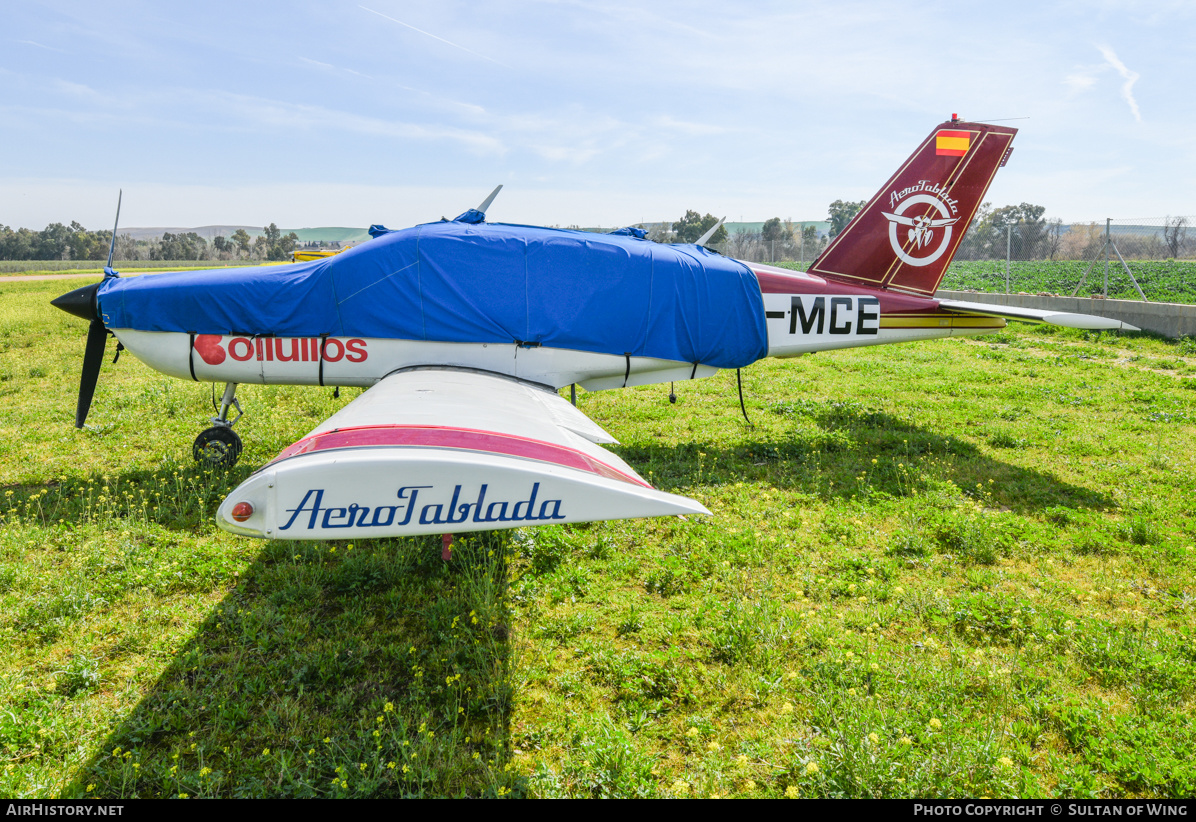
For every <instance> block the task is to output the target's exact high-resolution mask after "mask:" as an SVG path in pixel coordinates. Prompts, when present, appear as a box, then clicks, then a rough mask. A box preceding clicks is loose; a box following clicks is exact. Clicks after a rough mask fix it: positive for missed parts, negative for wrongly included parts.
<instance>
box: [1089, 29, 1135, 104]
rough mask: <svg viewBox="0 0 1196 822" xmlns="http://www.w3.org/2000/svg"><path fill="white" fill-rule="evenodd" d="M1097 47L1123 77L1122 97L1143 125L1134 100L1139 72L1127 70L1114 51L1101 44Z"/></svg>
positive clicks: (1106, 60)
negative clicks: (1135, 84)
mask: <svg viewBox="0 0 1196 822" xmlns="http://www.w3.org/2000/svg"><path fill="white" fill-rule="evenodd" d="M1096 47H1097V48H1098V49H1100V53H1101V54H1102V55H1104V58H1105V62H1107V63H1108V64H1109V65H1110V66H1112V67H1113V68H1114V69H1115V70H1116V71H1117V73H1118V74H1120V75H1121V77H1122V79H1124V80H1125V84H1124V85H1123V86H1122V87H1121V96H1122V98H1123V99H1124V100H1125V101H1126V103H1128V104H1129V107H1130V111H1132V112H1133V114H1134V119H1135V120H1137V121H1138V122H1139V123H1141V122H1142V113H1141V112H1140V111H1138V101H1137V100H1135V99H1134V83H1136V82H1138V77H1139V76H1140V75H1139V74H1138V72H1136V71H1130V70H1129V69H1128V68H1126V66H1125V63H1123V62H1121V60H1119V59H1118V58H1117V55H1116V54H1115V53H1114V51H1113V49H1111V48H1109V47H1108V46H1106V45H1102V44H1100V43H1098V44H1097V46H1096Z"/></svg>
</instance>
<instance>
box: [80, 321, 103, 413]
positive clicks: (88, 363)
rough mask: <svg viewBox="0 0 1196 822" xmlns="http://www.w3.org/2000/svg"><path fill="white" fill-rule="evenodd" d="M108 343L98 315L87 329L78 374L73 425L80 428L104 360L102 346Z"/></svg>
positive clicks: (89, 406) (89, 407)
mask: <svg viewBox="0 0 1196 822" xmlns="http://www.w3.org/2000/svg"><path fill="white" fill-rule="evenodd" d="M107 343H108V329H107V328H105V327H104V321H103V320H101V319H99V318H98V317H97V318H96V319H94V320H92V321H91V325H90V326H89V327H88V329H87V350H86V351H85V352H84V354H83V372H82V373H81V374H80V375H79V404H78V405H76V406H75V427H76V428H82V427H83V423H84V422H86V421H87V412H88V411H89V410H90V409H91V398H92V397H93V396H95V393H96V381H97V380H99V378H100V364H101V363H103V362H104V348H105V346H106V345H107Z"/></svg>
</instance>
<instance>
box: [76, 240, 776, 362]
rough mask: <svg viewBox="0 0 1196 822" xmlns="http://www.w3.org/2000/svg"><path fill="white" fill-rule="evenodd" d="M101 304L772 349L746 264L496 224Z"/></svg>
mask: <svg viewBox="0 0 1196 822" xmlns="http://www.w3.org/2000/svg"><path fill="white" fill-rule="evenodd" d="M384 231H385V230H384ZM99 304H100V313H101V315H102V317H103V320H104V323H105V324H106V325H107V326H108V327H109V328H132V329H137V330H142V331H183V332H195V333H198V334H222V335H244V336H253V335H274V336H279V337H306V336H319V335H322V334H327V335H331V336H342V337H369V338H390V339H407V340H429V341H437V342H470V343H479V342H485V343H521V344H532V345H535V344H538V345H544V346H551V347H556V348H567V349H576V350H580V351H593V352H598V353H604V354H616V355H619V356H622V355H624V354H630V355H632V356H635V357H658V358H661V359H667V360H679V361H681V362H693V363H702V364H705V365H712V366H715V367H718V368H737V367H740V366H744V365H747V364H748V363H751V362H754V361H756V360H758V359H760V358H761V357H763V356H764V355H765V353H766V352H767V348H768V345H767V333H766V331H765V326H764V306H763V299H762V298H761V295H760V287H759V284H758V283H757V282H756V277H755V274H753V273H752V271H751V270H750V269H748V268H747V266H745V265H743V264H742V263H739V262H736V261H734V260H731V259H728V258H726V257H722V256H720V255H718V254H715V253H712V252H710V251H707V250H705V249H703V248H699V247H697V246H694V245H662V244H659V243H654V242H650V241H646V240H642V239H638V238H636V237H635V236H628V235H620V234H593V233H588V232H582V231H566V230H560V229H550V228H536V227H531V226H519V225H506V224H502V223H485V222H478V223H467V222H459V221H456V220H454V221H451V222H439V223H428V224H425V225H419V226H415V227H413V228H408V229H402V230H399V231H389V232H386V233H380V234H379V236H378V237H377V238H376V239H373V240H370V241H369V242H366V243H363V244H362V245H359V246H357V247H356V248H352V249H349V250H348V251H345V252H343V253H341V254H337V255H335V256H333V257H328V258H326V259H322V260H314V261H312V262H307V263H297V264H293V265H284V266H263V267H254V268H234V269H222V270H208V271H184V272H177V273H173V274H158V275H152V276H143V277H136V278H114V279H109V280H107V281H106V282H104V284H103V285H102V286H101V287H100V290H99Z"/></svg>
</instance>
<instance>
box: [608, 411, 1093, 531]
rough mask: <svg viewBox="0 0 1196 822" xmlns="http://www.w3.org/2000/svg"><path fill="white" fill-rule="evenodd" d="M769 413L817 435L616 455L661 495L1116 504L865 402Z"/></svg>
mask: <svg viewBox="0 0 1196 822" xmlns="http://www.w3.org/2000/svg"><path fill="white" fill-rule="evenodd" d="M755 413H756V414H758V415H759V414H760V412H759V411H757V412H755ZM764 413H766V414H768V415H769V416H773V415H780V416H785V417H790V418H794V419H796V418H798V417H805V418H807V419H810V420H812V421H813V422H815V423H816V424H817V430H809V429H804V430H795V431H792V432H790V433H788V434H777V433H763V432H761V433H759V434H752V433H749V434H747V435H746V436H745V438H744V441H743V442H741V443H739V444H737V445H731V446H728V445H725V444H717V445H716V444H711V443H700V442H690V443H686V444H683V445H647V446H644V445H629V446H622V447H617V449H616V450H618V452H619V455H620V456H621V457H622V458H623V459H625V460H627V461H628V462H629V463H631V464H632V465H634V466H636V468H637V469H638V470H640V471H641V472H642V473H646V472H648V471H651V472H652V478H653V480H655V481H656V484H657V485H658V487H660V488H661V489H662V490H666V491H672V492H674V493H687V491H685V490H683V489H691V490H692V489H693V488H694V487H695V486H700V485H702V484H708V485H710V484H722V483H725V482H737V481H740V480H746V479H751V480H757V481H764V482H767V483H770V484H773V485H776V486H778V487H780V488H784V489H787V490H791V491H798V492H803V493H807V494H810V495H813V496H815V497H819V498H823V499H827V500H831V499H850V498H851V497H852V496H857V497H858V496H860V494H861V489H862V488H864V487H866V488H867V489H868V490H869V491H870V492H884V493H888V494H891V495H893V496H898V497H900V496H909V495H910V494H912V493H919V494H921V493H925V492H927V491H928V490H929V489H930V488H931V487H932V486H933V485H935V484H941V483H944V482H949V483H951V484H953V485H955V486H956V487H957V488H958V489H959V493H960V494H961V496H975V493H974V491H973V489H975V488H976V486H977V485H978V484H982V485H983V486H984V487H985V489H986V496H988V497H990V499H991V500H992V501H995V502H996V503H997V504H1000V505H1003V506H1005V507H1007V508H1009V509H1010V510H1011V511H1014V512H1016V513H1019V514H1033V513H1035V512H1040V511H1043V510H1045V509H1047V508H1052V507H1056V506H1064V507H1068V508H1087V509H1097V510H1101V509H1108V508H1111V507H1113V506H1115V505H1116V503H1115V502H1114V500H1113V498H1112V497H1111V496H1110V495H1108V494H1106V493H1104V492H1103V491H1099V490H1094V489H1091V488H1085V487H1083V486H1079V485H1074V484H1072V483H1068V482H1065V481H1063V480H1060V479H1059V478H1058V477H1055V476H1053V475H1052V474H1051V473H1049V472H1048V471H1043V470H1036V469H1032V468H1023V467H1021V466H1018V465H1014V464H1012V463H1009V462H1005V461H1002V460H999V459H994V458H992V457H991V456H988V455H986V454H985V453H984V452H983V451H982V450H981V449H980V448H978V447H977V446H976V445H975V444H973V443H971V442H968V441H966V440H960V439H958V438H954V439H953V438H951V437H946V436H943V435H941V434H938V433H935V432H934V431H933V430H931V429H929V428H926V427H923V426H919V425H916V424H914V423H911V422H909V421H908V420H904V419H901V418H899V417H896V416H893V415H891V414H887V413H884V412H881V411H876V410H875V409H871V408H867V407H865V406H863V405H861V404H859V403H856V402H852V401H843V402H831V403H814V402H811V401H803V400H798V401H795V402H779V403H773V404H772V405H771V406H769V407H768V410H767V411H765V412H764ZM874 460H875V462H874ZM928 463H929V464H928ZM915 466H917V467H915ZM861 475H862V476H863V477H864V480H863V481H860V480H859V477H861ZM989 480H993V482H992V483H991V484H990V483H989Z"/></svg>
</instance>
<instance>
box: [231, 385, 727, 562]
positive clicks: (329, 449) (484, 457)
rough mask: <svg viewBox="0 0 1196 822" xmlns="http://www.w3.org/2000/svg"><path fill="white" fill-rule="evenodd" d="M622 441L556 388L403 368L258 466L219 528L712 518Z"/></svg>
mask: <svg viewBox="0 0 1196 822" xmlns="http://www.w3.org/2000/svg"><path fill="white" fill-rule="evenodd" d="M614 442H615V440H614V439H613V438H612V437H611V436H610V435H609V434H607V433H606V432H605V431H603V430H602V428H600V427H599V426H598V425H596V424H595V423H594V422H593V421H591V420H590V419H589V418H587V417H586V416H585V415H584V414H582V413H581V412H580V411H578V410H577V409H576V408H574V407H573V406H572V405H571V404H570V403H569V402H568V401H567V400H564V399H562V398H561V397H560V396H558V395H557V394H556V392H555V391H553V390H552V389H550V388H545V387H542V386H537V385H534V384H531V383H528V382H523V381H519V380H515V379H512V378H508V377H502V376H498V375H495V374H490V373H482V372H478V371H470V370H462V369H449V368H421V369H414V370H405V371H400V372H396V373H394V374H391V375H389V376H387V377H385V378H384V379H382V380H381V381H380V382H379V383H378V384H376V385H375V386H373V387H372V388H370V389H369V390H367V391H366V392H364V393H363V394H362V395H361V396H360V397H358V398H357V399H355V400H353V402H351V403H349V404H348V405H347V406H345V407H344V408H343V409H341V410H340V411H339V412H337V413H336V414H335V415H333V416H332V417H330V418H329V419H328V420H327V421H326V422H324V423H323V424H322V425H320V426H318V427H317V428H315V429H314V430H313V431H312V432H311V433H309V434H308V435H307V436H305V437H303V438H302V439H300V440H299V441H298V442H296V443H294V444H293V445H291V446H290V447H288V448H286V449H285V450H284V451H283V452H282V453H281V454H279V455H278V457H276V458H275V459H274V460H273V461H271V462H270V463H268V464H267V465H265V466H264V467H262V468H261V469H259V470H258V471H257V472H255V473H254V474H253V475H252V476H250V477H249V478H248V479H247V480H245V482H243V483H242V484H241V485H240V486H238V487H237V488H236V489H235V490H234V491H233V492H232V493H231V494H230V495H229V496H228V498H227V499H226V500H225V501H224V503H223V504H221V506H220V509H219V510H218V511H217V515H216V520H217V522H218V523H219V525H220V527H221V528H223V529H225V530H226V531H231V532H233V533H236V534H241V535H244V536H254V537H266V538H270V539H346V538H364V537H384V536H410V535H417V534H454V533H463V532H467V531H489V530H494V529H500V528H517V527H520V526H523V525H548V524H552V523H565V522H586V521H592V520H607V519H626V518H630V517H650V516H664V515H668V514H709V513H710V512H709V511H708V510H706V508H705V507H704V506H702V505H701V504H700V503H698V502H696V501H694V500H692V499H689V498H687V497H681V496H677V495H675V494H669V493H665V492H663V491H657V490H656V489H654V488H652V487H651V486H650V485H649V484H648V483H647V482H646V481H645V480H644V479H643V477H641V476H640V475H639V474H637V473H636V472H635V470H634V469H633V468H632V467H631V466H629V465H628V464H627V463H626V462H624V461H623V460H622V459H620V458H619V457H618V456H616V455H615V454H613V453H611V452H610V451H608V450H606V449H605V448H602V447H601V446H600V445H599V443H614Z"/></svg>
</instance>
